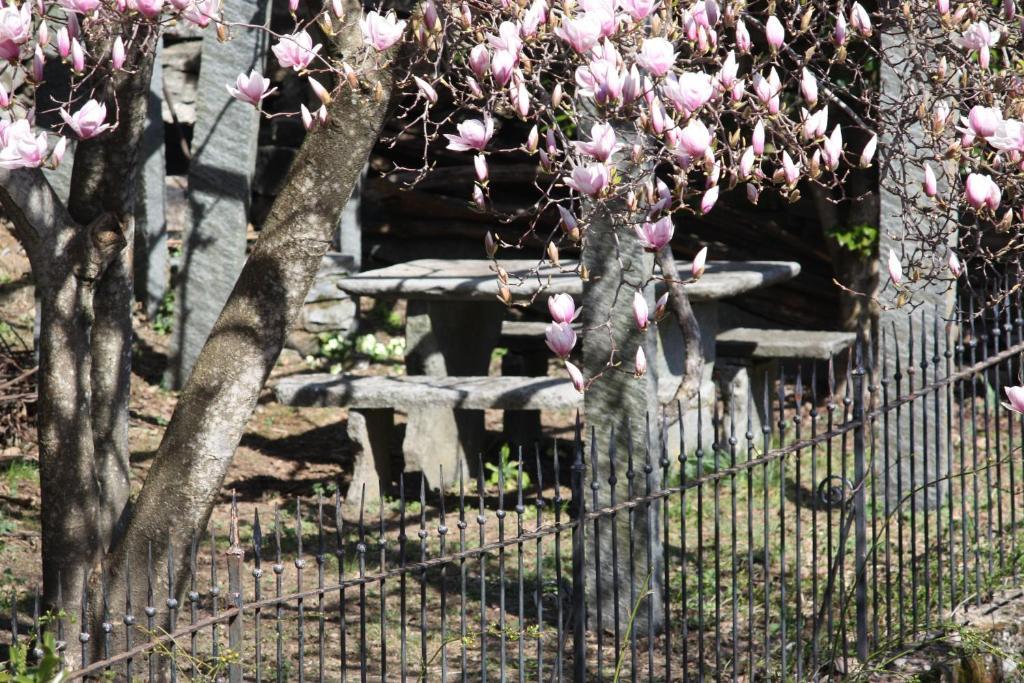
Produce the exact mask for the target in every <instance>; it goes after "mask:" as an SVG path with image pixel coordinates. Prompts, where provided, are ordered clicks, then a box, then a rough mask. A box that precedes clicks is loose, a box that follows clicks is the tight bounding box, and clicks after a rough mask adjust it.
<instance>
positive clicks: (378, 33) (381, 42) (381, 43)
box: [303, 10, 405, 68]
mask: <svg viewBox="0 0 1024 683" xmlns="http://www.w3.org/2000/svg"><path fill="white" fill-rule="evenodd" d="M359 28H361V29H362V31H363V41H364V42H365V43H366V44H367V45H369V46H370V47H372V48H374V49H375V50H377V51H379V52H383V51H384V50H387V49H388V48H389V47H391V46H392V45H394V44H395V43H397V42H398V41H399V40H401V39H402V33H403V32H404V31H405V21H404V20H403V21H399V20H398V17H397V16H395V13H394V12H388V13H387V14H386V15H383V16H382V15H381V14H380V13H378V12H374V11H372V10H371V11H369V12H367V13H366V16H365V17H364V18H363V19H361V20H360V21H359ZM307 64H308V62H307ZM303 68H305V65H303Z"/></svg>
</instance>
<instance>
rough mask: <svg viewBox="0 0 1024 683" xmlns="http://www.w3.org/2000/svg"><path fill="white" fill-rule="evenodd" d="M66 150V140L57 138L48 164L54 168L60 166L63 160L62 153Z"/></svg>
mask: <svg viewBox="0 0 1024 683" xmlns="http://www.w3.org/2000/svg"><path fill="white" fill-rule="evenodd" d="M67 149H68V139H67V138H65V137H60V138H57V144H56V145H54V146H53V151H52V152H50V162H51V163H53V167H54V168H57V167H58V166H60V162H62V161H63V160H64V153H65V152H66V151H67Z"/></svg>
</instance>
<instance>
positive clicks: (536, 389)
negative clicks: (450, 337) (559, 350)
mask: <svg viewBox="0 0 1024 683" xmlns="http://www.w3.org/2000/svg"><path fill="white" fill-rule="evenodd" d="M274 393H275V395H276V396H277V400H278V401H280V402H281V403H283V404H285V405H291V406H348V407H351V408H393V409H395V410H408V409H410V408H423V407H431V408H462V409H468V410H485V409H488V408H497V409H502V410H565V409H569V408H577V407H580V406H582V404H583V398H582V395H581V394H580V393H579V392H577V391H576V390H575V389H574V388H573V387H572V384H570V382H569V380H568V379H566V378H556V377H423V376H416V377H351V376H339V375H330V374H323V373H321V374H309V375H296V376H294V377H286V378H283V379H281V380H280V381H278V383H277V385H276V386H275V387H274Z"/></svg>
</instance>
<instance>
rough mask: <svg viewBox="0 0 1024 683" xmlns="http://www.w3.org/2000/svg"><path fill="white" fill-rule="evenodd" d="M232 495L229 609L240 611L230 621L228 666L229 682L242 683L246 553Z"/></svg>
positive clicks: (229, 550)
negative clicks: (243, 586) (243, 588)
mask: <svg viewBox="0 0 1024 683" xmlns="http://www.w3.org/2000/svg"><path fill="white" fill-rule="evenodd" d="M234 497H235V496H234V493H232V495H231V498H232V500H231V528H230V531H229V538H230V543H231V545H230V547H229V548H228V550H227V559H228V600H229V601H230V604H229V609H230V608H231V607H234V608H236V609H237V610H238V611H237V612H236V613H235V614H234V615H232V616H231V619H230V620H229V621H228V649H230V650H231V655H230V658H231V659H230V663H229V664H228V680H229V681H230V682H231V683H242V561H243V560H244V559H245V551H244V550H242V546H241V544H240V543H239V542H238V506H237V505H236V503H235V500H234Z"/></svg>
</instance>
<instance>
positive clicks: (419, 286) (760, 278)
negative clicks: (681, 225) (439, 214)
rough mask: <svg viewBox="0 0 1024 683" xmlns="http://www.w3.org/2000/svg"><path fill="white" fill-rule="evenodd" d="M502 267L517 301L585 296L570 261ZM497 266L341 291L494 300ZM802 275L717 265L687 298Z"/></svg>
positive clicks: (469, 263) (429, 268) (351, 281)
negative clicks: (539, 296)
mask: <svg viewBox="0 0 1024 683" xmlns="http://www.w3.org/2000/svg"><path fill="white" fill-rule="evenodd" d="M499 263H500V264H501V266H502V267H503V268H505V270H506V271H508V273H509V283H510V289H511V290H512V296H513V298H514V299H515V300H517V301H521V300H523V299H526V298H529V297H532V296H534V295H535V294H537V293H538V292H540V291H541V290H543V294H544V296H548V295H552V294H558V293H566V294H571V295H572V296H574V297H577V298H578V297H581V296H583V281H582V280H580V277H579V275H578V274H576V272H575V270H574V269H575V264H574V263H572V262H568V261H563V262H562V267H561V269H559V268H554V267H553V266H551V265H549V264H548V265H543V266H541V267H540V268H539V269H538V271H537V272H536V273H531V270H532V269H535V268H537V261H536V260H527V259H519V260H516V259H508V260H506V259H501V260H500V261H499ZM493 267H494V264H493V262H492V261H489V260H483V259H419V260H416V261H409V262H407V263H399V264H396V265H393V266H388V267H387V268H381V269H378V270H369V271H364V272H362V273H359V274H357V275H352V276H350V277H347V278H344V279H343V280H342V281H340V282H339V283H338V287H340V288H341V289H343V290H345V291H346V292H348V293H349V294H351V295H353V296H372V297H382V298H391V299H443V300H449V301H475V300H481V301H494V298H495V297H496V296H497V295H498V281H497V276H496V274H495V272H494V270H493ZM679 270H680V272H681V273H688V272H689V270H690V266H689V264H688V263H681V264H679ZM799 273H800V264H799V263H795V262H792V261H716V262H713V263H709V264H708V266H707V270H706V272H705V273H704V276H703V277H701V278H700V279H699V280H697V281H696V282H694V283H692V284H688V285H686V293H687V294H688V295H689V297H690V300H691V301H715V300H718V299H723V298H726V297H730V296H737V295H740V294H743V293H744V292H748V291H750V290H753V289H758V288H760V287H767V286H769V285H772V284H776V283H778V282H784V281H786V280H789V279H791V278H793V277H796V276H797V275H799Z"/></svg>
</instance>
